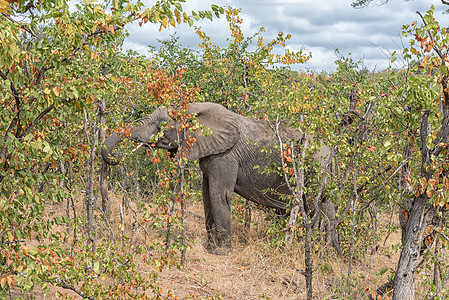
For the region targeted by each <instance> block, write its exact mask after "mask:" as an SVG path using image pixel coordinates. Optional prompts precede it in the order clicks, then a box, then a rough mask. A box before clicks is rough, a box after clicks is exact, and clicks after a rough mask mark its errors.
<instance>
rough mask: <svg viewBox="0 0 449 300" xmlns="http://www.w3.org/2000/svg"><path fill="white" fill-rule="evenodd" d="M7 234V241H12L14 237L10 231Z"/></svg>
mask: <svg viewBox="0 0 449 300" xmlns="http://www.w3.org/2000/svg"><path fill="white" fill-rule="evenodd" d="M7 235H8V241H9V242H11V243H12V242H13V241H14V237H13V235H12V233H11V231H8V232H7Z"/></svg>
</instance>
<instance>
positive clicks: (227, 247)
mask: <svg viewBox="0 0 449 300" xmlns="http://www.w3.org/2000/svg"><path fill="white" fill-rule="evenodd" d="M204 248H205V249H206V251H207V252H209V253H210V254H215V255H229V254H231V252H232V245H231V240H230V239H225V240H221V241H217V240H216V239H214V238H211V237H209V238H208V239H207V240H206V243H205V244H204Z"/></svg>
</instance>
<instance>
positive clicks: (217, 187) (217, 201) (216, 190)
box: [202, 156, 238, 254]
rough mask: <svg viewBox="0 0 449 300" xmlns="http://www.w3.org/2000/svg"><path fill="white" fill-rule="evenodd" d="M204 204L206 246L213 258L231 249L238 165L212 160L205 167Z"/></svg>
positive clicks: (227, 159) (219, 158)
mask: <svg viewBox="0 0 449 300" xmlns="http://www.w3.org/2000/svg"><path fill="white" fill-rule="evenodd" d="M202 168H203V172H204V174H205V177H204V180H205V181H207V182H203V200H204V211H205V216H206V230H207V231H208V242H209V244H210V246H215V249H210V251H211V252H212V253H215V254H227V253H228V252H229V250H230V249H231V246H232V243H231V199H232V196H233V193H234V188H235V183H236V180H237V173H238V163H237V161H234V160H232V159H230V158H229V157H228V158H227V157H226V156H217V157H211V158H209V159H208V161H207V163H206V164H205V165H204V162H203V166H202Z"/></svg>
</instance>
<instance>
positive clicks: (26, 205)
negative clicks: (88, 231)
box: [0, 0, 223, 298]
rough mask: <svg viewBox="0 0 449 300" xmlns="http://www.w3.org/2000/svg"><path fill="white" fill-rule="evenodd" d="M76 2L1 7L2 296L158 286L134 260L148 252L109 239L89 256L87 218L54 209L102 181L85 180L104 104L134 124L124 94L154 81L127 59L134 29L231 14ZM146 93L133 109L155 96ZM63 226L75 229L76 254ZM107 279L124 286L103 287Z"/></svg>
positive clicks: (140, 293) (122, 293)
mask: <svg viewBox="0 0 449 300" xmlns="http://www.w3.org/2000/svg"><path fill="white" fill-rule="evenodd" d="M74 4H75V10H73V9H72V8H71V7H70V6H69V2H68V1H5V0H1V1H0V13H1V15H0V27H1V28H2V30H1V33H0V44H1V45H2V46H1V47H0V69H1V71H0V91H1V96H0V107H1V108H0V110H1V111H0V132H1V138H0V165H1V169H0V185H1V186H0V222H1V224H2V225H1V226H0V229H1V232H2V233H1V234H0V257H1V259H0V261H1V266H0V270H1V272H0V274H1V275H0V278H1V279H0V283H1V289H0V294H1V295H4V293H5V292H6V291H8V290H10V289H11V288H15V287H17V286H18V287H20V288H21V289H22V290H30V289H32V288H33V287H34V286H42V287H43V288H44V289H45V288H46V286H47V285H48V284H54V285H58V286H61V287H64V288H66V289H72V290H74V291H76V292H77V293H79V294H80V295H82V296H83V297H90V298H92V297H94V296H100V297H106V296H107V295H109V296H113V295H116V296H117V297H121V298H125V297H133V298H134V297H137V298H142V297H146V294H145V293H144V292H145V290H147V289H148V284H146V283H144V280H143V279H142V277H141V275H139V274H138V273H137V272H136V265H135V263H134V259H135V257H131V253H134V254H136V255H137V254H139V253H142V254H145V253H144V251H143V252H142V250H143V248H139V249H129V250H127V251H123V249H120V245H117V244H115V243H109V242H104V241H100V242H99V243H97V245H96V251H95V252H92V251H86V250H87V249H85V248H84V247H85V244H84V242H85V241H84V240H83V239H80V236H82V234H80V232H79V231H80V230H84V229H83V228H82V227H84V226H85V219H84V215H83V218H81V217H80V216H78V217H77V218H75V217H74V218H70V217H67V218H62V219H61V217H55V216H53V215H52V214H51V213H48V208H46V206H48V205H51V204H52V203H57V202H61V201H62V200H64V199H67V201H68V203H70V201H72V205H73V198H74V197H75V196H76V194H75V189H74V188H73V184H79V183H78V181H77V180H81V181H83V180H87V179H89V180H91V179H92V178H91V177H89V176H87V175H83V173H84V172H85V170H88V166H87V164H85V162H86V161H87V156H88V155H90V154H92V153H93V154H95V152H93V149H95V145H96V144H98V136H97V135H98V127H99V125H98V121H97V118H98V110H97V104H98V103H99V102H101V100H102V99H107V100H108V108H110V109H111V110H114V111H120V112H125V115H124V116H123V117H125V116H126V113H128V112H129V110H133V109H134V108H135V107H132V106H131V105H128V107H127V109H125V110H122V109H121V108H122V107H123V104H124V103H127V100H128V99H129V98H127V97H126V93H125V95H123V92H125V91H126V88H131V91H133V92H134V91H137V90H139V89H140V88H141V86H142V82H143V81H145V80H146V82H147V79H148V78H149V76H150V75H149V73H146V72H145V69H146V67H147V66H148V61H147V60H143V59H142V58H141V57H137V56H135V55H129V56H127V57H125V56H124V55H122V54H120V53H118V49H120V47H121V45H122V43H123V40H124V38H125V37H126V25H127V24H129V23H131V22H139V23H140V25H141V26H142V25H143V24H144V23H147V22H151V23H157V24H160V26H161V28H166V27H168V26H175V25H176V24H179V23H180V22H187V23H189V24H192V23H193V20H198V19H201V18H208V19H212V15H213V14H215V15H217V16H218V15H219V14H220V13H221V12H222V11H223V10H222V8H220V7H218V6H215V5H213V6H212V9H211V11H203V12H192V14H187V13H186V12H183V10H182V6H181V4H182V1H158V2H157V3H155V4H154V5H153V6H151V7H148V8H145V7H144V6H143V4H142V2H137V3H135V2H133V1H121V0H114V1H104V2H102V1H99V2H96V1H94V2H92V1H82V2H77V3H74ZM136 62H137V64H136ZM134 78H141V79H142V81H141V82H136V81H134V80H133V79H134ZM137 86H138V87H137ZM140 90H141V92H140V95H138V94H134V95H133V96H132V97H133V101H135V100H137V99H138V97H139V96H140V99H142V98H144V97H145V95H144V90H142V89H140ZM134 103H136V102H134ZM128 104H129V103H128ZM131 104H132V103H131ZM139 105H141V104H139ZM142 106H143V105H142ZM118 107H120V110H119V109H118ZM116 117H117V115H116V114H113V115H112V116H111V118H116ZM121 119H122V118H121V117H120V118H118V120H121ZM80 120H85V121H84V122H80ZM89 153H90V154H89ZM69 170H70V171H69ZM84 174H86V173H84ZM85 183H86V184H85V186H84V188H85V189H87V186H88V184H87V182H85ZM89 184H91V185H93V183H92V182H91V183H89ZM68 207H69V206H68ZM73 210H74V212H76V211H75V208H74V207H73ZM67 213H68V214H69V211H68V212H67ZM80 220H83V223H82V224H78V223H79V222H80ZM63 224H64V225H65V226H67V227H69V228H72V229H73V230H74V236H72V238H73V243H72V244H71V245H70V246H69V247H67V245H66V244H65V242H66V241H67V240H68V239H69V238H70V237H69V236H68V233H69V232H71V231H65V230H63V229H61V226H62V225H63ZM63 227H64V226H63ZM136 257H138V256H136ZM153 263H154V262H153ZM104 276H107V277H109V276H110V277H112V278H116V279H117V280H116V281H113V282H112V283H111V284H110V285H109V286H108V284H104V283H103V284H101V283H100V281H99V279H101V278H104ZM136 291H137V292H136ZM115 293H116V294H115ZM128 293H130V294H128ZM135 293H137V294H135Z"/></svg>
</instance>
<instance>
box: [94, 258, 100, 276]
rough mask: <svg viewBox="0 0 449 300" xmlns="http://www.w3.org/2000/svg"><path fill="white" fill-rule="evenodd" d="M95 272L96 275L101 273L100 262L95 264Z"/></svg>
mask: <svg viewBox="0 0 449 300" xmlns="http://www.w3.org/2000/svg"><path fill="white" fill-rule="evenodd" d="M94 271H95V273H97V274H98V273H100V263H99V262H98V261H96V262H95V263H94Z"/></svg>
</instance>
